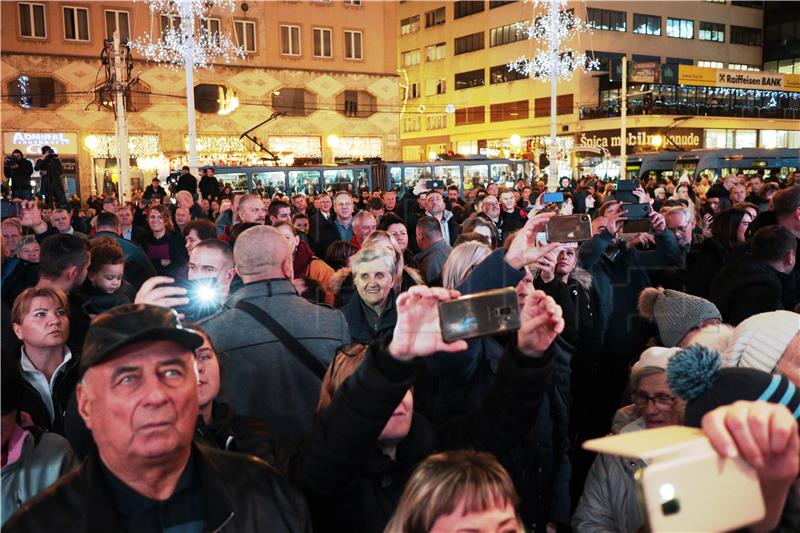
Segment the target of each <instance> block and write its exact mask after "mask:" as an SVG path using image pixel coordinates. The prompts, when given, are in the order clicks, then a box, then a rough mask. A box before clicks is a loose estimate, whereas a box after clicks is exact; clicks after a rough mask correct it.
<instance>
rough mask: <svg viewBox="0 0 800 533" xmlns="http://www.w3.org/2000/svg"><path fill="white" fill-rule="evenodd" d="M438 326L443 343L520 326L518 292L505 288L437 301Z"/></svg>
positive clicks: (508, 330) (505, 330) (501, 331)
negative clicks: (440, 329)
mask: <svg viewBox="0 0 800 533" xmlns="http://www.w3.org/2000/svg"><path fill="white" fill-rule="evenodd" d="M439 325H440V326H441V328H442V339H444V340H445V342H453V341H457V340H459V339H473V338H475V337H483V336H485V335H497V334H500V333H510V332H512V331H516V330H518V329H519V328H520V325H521V323H520V316H519V302H518V301H517V292H516V291H515V290H514V288H513V287H505V288H503V289H494V290H490V291H482V292H476V293H475V294H470V295H467V296H462V297H461V298H457V299H455V300H450V301H447V302H440V303H439Z"/></svg>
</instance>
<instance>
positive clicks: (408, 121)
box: [403, 115, 422, 133]
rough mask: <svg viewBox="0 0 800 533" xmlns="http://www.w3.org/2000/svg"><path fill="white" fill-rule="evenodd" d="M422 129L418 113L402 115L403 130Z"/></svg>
mask: <svg viewBox="0 0 800 533" xmlns="http://www.w3.org/2000/svg"><path fill="white" fill-rule="evenodd" d="M421 130H422V120H421V119H420V116H419V115H411V116H406V117H403V132H404V133H409V132H414V131H421Z"/></svg>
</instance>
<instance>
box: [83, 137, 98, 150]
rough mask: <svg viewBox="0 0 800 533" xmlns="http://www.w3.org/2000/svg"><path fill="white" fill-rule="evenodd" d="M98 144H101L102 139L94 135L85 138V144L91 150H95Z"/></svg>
mask: <svg viewBox="0 0 800 533" xmlns="http://www.w3.org/2000/svg"><path fill="white" fill-rule="evenodd" d="M98 144H100V141H99V140H98V139H97V137H95V136H94V135H89V136H88V137H86V138H85V139H84V140H83V145H84V146H85V147H86V148H88V149H89V151H90V152H93V151H94V150H95V148H97V145H98Z"/></svg>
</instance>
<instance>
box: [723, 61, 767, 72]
mask: <svg viewBox="0 0 800 533" xmlns="http://www.w3.org/2000/svg"><path fill="white" fill-rule="evenodd" d="M728 68H729V69H731V70H752V71H759V70H761V68H759V66H758V65H745V64H743V63H728Z"/></svg>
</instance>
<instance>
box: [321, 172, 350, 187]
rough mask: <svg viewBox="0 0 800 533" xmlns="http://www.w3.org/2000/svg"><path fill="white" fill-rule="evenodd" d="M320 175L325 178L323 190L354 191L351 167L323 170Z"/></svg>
mask: <svg viewBox="0 0 800 533" xmlns="http://www.w3.org/2000/svg"><path fill="white" fill-rule="evenodd" d="M322 175H323V177H324V178H325V190H327V191H341V190H347V191H350V192H354V191H355V189H354V183H353V170H352V169H344V168H339V169H335V170H334V169H331V170H325V171H323V173H322Z"/></svg>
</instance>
